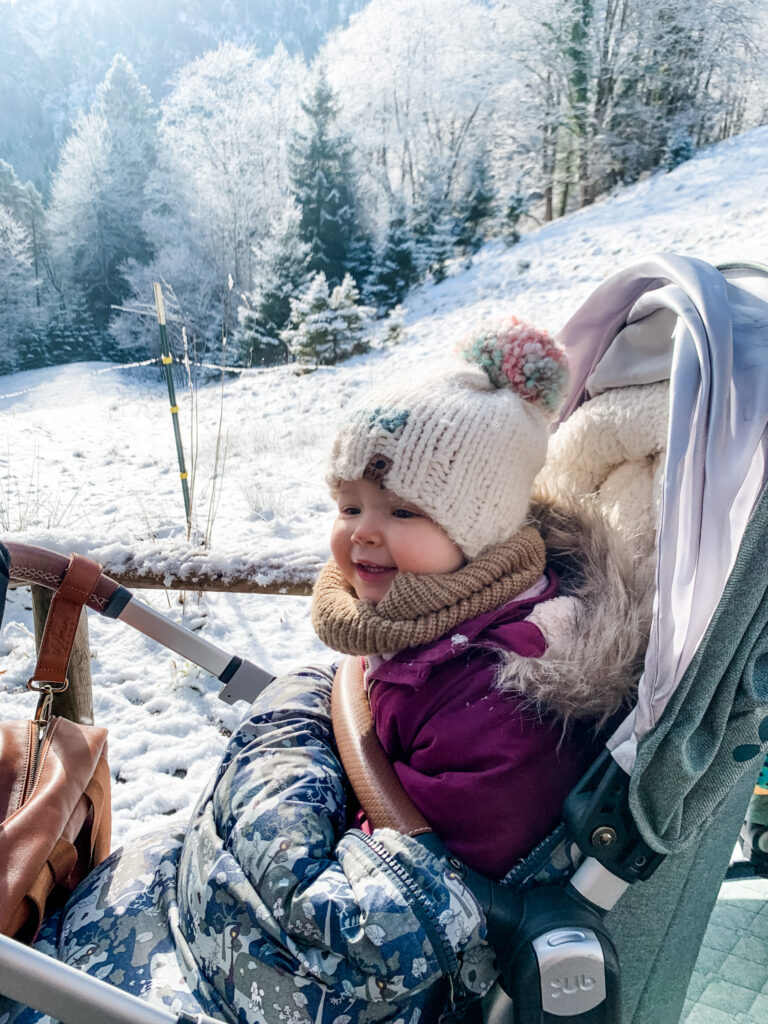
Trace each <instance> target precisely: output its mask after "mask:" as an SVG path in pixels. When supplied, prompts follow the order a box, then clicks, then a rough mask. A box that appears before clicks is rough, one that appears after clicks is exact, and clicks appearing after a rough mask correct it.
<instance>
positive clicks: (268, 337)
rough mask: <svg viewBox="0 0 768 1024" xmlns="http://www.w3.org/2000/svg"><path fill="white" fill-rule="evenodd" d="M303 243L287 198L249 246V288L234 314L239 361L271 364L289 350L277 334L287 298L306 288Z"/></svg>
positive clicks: (288, 306)
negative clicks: (261, 235)
mask: <svg viewBox="0 0 768 1024" xmlns="http://www.w3.org/2000/svg"><path fill="white" fill-rule="evenodd" d="M308 261H309V246H308V245H307V243H306V242H304V241H303V240H302V238H301V215H300V213H299V210H298V208H297V206H296V205H295V203H293V202H289V203H288V204H287V205H286V207H285V209H284V210H283V212H282V214H281V215H280V216H279V217H278V218H276V219H275V220H274V221H273V222H272V224H271V225H270V229H269V232H268V234H267V236H266V237H265V238H264V240H263V242H262V243H261V244H260V245H258V246H255V247H254V275H253V287H252V290H251V291H250V292H249V293H248V294H247V295H244V296H243V298H244V300H245V301H244V303H243V305H242V306H240V308H239V310H238V313H237V318H238V321H239V324H240V328H239V332H238V339H237V344H238V348H239V351H240V362H242V363H244V365H246V366H272V365H274V364H275V363H283V362H285V361H286V360H287V359H288V357H289V355H290V352H289V350H288V347H287V346H286V344H285V342H284V341H282V340H281V338H280V332H281V331H282V330H283V329H284V328H285V326H286V324H287V323H288V321H289V319H290V316H291V299H293V298H296V297H297V296H298V295H299V294H300V292H302V291H303V290H304V289H305V288H306V284H307V278H308V271H307V263H308Z"/></svg>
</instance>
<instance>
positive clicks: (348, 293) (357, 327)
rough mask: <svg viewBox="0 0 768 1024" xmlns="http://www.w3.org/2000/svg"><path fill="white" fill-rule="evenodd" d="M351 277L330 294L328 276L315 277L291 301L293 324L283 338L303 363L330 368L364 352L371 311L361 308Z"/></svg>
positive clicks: (283, 333) (318, 275)
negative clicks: (368, 314) (364, 334)
mask: <svg viewBox="0 0 768 1024" xmlns="http://www.w3.org/2000/svg"><path fill="white" fill-rule="evenodd" d="M358 299H359V292H358V290H357V287H356V285H355V282H354V281H353V280H352V277H351V275H349V274H347V275H345V277H344V279H343V280H342V283H341V284H340V285H337V286H336V287H335V288H334V289H333V291H332V292H331V290H330V288H329V287H328V280H327V278H326V276H325V274H324V273H323V272H322V271H320V272H319V273H317V274H315V275H314V276H313V277H312V279H311V281H310V283H309V287H308V288H307V290H306V292H305V293H304V294H303V295H301V296H300V297H299V298H298V299H293V300H292V301H291V320H290V326H289V327H287V328H286V329H285V330H284V331H283V332H282V335H281V337H282V338H283V340H284V341H285V343H286V344H287V345H288V346H289V348H290V350H291V352H292V353H293V355H294V356H295V357H296V359H298V360H299V362H302V363H311V364H314V365H315V366H331V365H333V364H334V363H338V362H341V360H343V359H348V358H349V357H350V356H352V355H355V354H357V353H358V352H362V351H364V350H365V347H366V346H365V341H364V339H363V331H364V328H365V322H366V319H367V313H368V310H366V309H365V308H361V307H359V306H358Z"/></svg>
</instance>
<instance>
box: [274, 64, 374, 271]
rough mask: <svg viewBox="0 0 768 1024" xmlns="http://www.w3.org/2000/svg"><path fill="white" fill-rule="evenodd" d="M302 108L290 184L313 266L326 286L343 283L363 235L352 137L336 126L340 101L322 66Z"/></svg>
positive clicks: (313, 80) (295, 138) (315, 75)
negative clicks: (327, 283)
mask: <svg viewBox="0 0 768 1024" xmlns="http://www.w3.org/2000/svg"><path fill="white" fill-rule="evenodd" d="M301 108H302V110H303V111H304V114H305V118H306V128H305V129H303V130H302V131H298V132H296V135H295V137H294V139H293V142H292V145H291V150H290V169H291V184H292V187H293V193H294V196H295V197H296V202H297V203H298V206H299V208H300V210H301V231H302V236H303V238H304V240H305V242H307V244H308V245H309V252H310V256H309V267H310V270H311V271H313V272H314V273H319V272H322V273H323V274H325V276H326V278H327V280H328V282H329V283H330V284H331V285H335V284H338V283H340V282H341V280H342V279H343V277H344V275H345V274H346V273H347V272H348V271H349V270H351V269H352V270H354V269H357V268H356V267H355V265H354V259H355V243H356V241H357V239H358V236H359V235H360V234H361V230H360V225H359V223H358V217H357V198H356V195H355V179H354V174H353V169H352V147H351V143H350V140H349V138H348V136H346V135H344V134H343V133H341V132H340V131H339V130H338V128H337V125H336V120H337V117H338V113H339V109H340V107H339V102H338V99H337V97H336V95H335V93H334V91H333V89H332V88H331V87H330V85H329V84H328V79H327V77H326V73H325V70H324V68H323V67H322V65H320V66H318V68H317V70H316V71H315V73H314V76H313V79H312V83H311V86H310V90H309V93H308V95H307V96H306V97H305V98H304V99H303V100H302V103H301Z"/></svg>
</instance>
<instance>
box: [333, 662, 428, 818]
mask: <svg viewBox="0 0 768 1024" xmlns="http://www.w3.org/2000/svg"><path fill="white" fill-rule="evenodd" d="M331 722H332V724H333V734H334V736H335V738H336V746H337V748H338V751H339V757H340V758H341V763H342V765H343V766H344V771H345V772H346V773H347V778H348V779H349V781H350V784H351V786H352V788H353V789H354V791H355V795H356V796H357V799H358V800H359V801H360V805H361V807H362V808H363V810H364V811H365V815H366V817H367V818H368V821H369V822H370V824H371V826H372V827H373V828H392V829H395V830H396V831H397V832H400V833H402V834H403V835H407V836H418V835H423V834H424V833H425V832H431V831H432V829H431V827H430V826H429V824H428V823H427V821H426V819H425V818H424V817H423V815H422V814H421V813H420V812H419V811H418V810H417V808H416V807H415V806H414V805H413V803H412V801H411V799H410V797H409V796H408V794H407V793H406V792H405V790H404V789H403V784H402V783H401V782H400V779H399V778H398V777H397V773H396V772H395V769H394V768H393V767H392V762H391V761H390V760H389V758H388V757H387V754H386V752H385V750H384V748H383V747H382V745H381V742H380V740H379V737H378V736H377V735H376V730H375V729H374V725H373V718H372V716H371V707H370V704H369V703H368V695H367V694H366V692H365V681H364V677H363V666H362V660H361V659H360V658H357V657H349V658H345V659H344V661H342V663H341V665H340V667H339V670H338V672H337V673H336V677H335V678H334V680H333V689H332V691H331Z"/></svg>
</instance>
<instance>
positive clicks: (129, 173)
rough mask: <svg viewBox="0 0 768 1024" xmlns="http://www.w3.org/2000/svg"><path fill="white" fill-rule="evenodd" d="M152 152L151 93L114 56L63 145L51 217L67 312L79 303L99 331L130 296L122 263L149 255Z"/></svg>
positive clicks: (153, 115) (127, 65) (146, 258)
mask: <svg viewBox="0 0 768 1024" xmlns="http://www.w3.org/2000/svg"><path fill="white" fill-rule="evenodd" d="M156 147H157V137H156V112H155V110H154V107H153V105H152V100H151V97H150V95H149V92H148V90H147V89H146V88H145V87H144V86H143V85H142V84H141V83H140V82H139V80H138V78H137V76H136V73H135V71H134V70H133V68H132V66H131V65H130V63H129V62H128V61H127V60H126V59H125V57H122V56H120V55H118V56H117V57H115V58H114V60H113V61H112V65H111V66H110V69H109V71H108V72H107V75H106V77H105V79H104V81H103V83H102V84H101V86H100V87H99V90H98V98H97V100H96V102H95V103H94V104H93V106H92V107H91V109H90V111H89V112H88V113H87V114H85V115H83V116H82V117H81V118H80V119H79V120H78V122H77V124H76V125H75V130H74V133H73V134H72V135H71V136H70V137H69V139H68V140H67V142H66V144H65V146H64V150H63V153H62V157H61V161H60V163H59V168H58V170H57V172H56V176H55V178H54V181H53V186H52V193H51V205H50V210H49V217H48V227H49V232H50V237H51V248H52V253H53V260H54V264H55V268H56V273H57V275H58V277H59V280H60V294H61V297H62V299H63V301H64V302H65V304H67V305H72V306H74V305H78V304H79V302H80V301H81V299H84V300H85V302H86V304H87V306H88V308H89V309H90V312H91V315H92V317H93V320H94V323H95V325H96V327H97V328H104V327H106V325H107V322H108V320H109V318H110V315H111V307H112V305H113V304H114V305H119V304H121V303H122V301H123V299H124V298H125V297H126V295H127V294H128V293H129V291H130V286H129V284H128V282H127V280H126V278H125V276H124V273H123V266H124V264H125V263H126V261H128V260H134V261H136V262H138V263H147V262H148V261H149V259H150V258H151V256H152V251H153V250H152V245H151V243H150V242H149V239H148V238H147V235H146V233H145V231H144V227H143V223H142V218H143V213H144V192H145V187H146V184H147V180H148V177H149V174H150V172H151V170H152V168H153V166H154V164H155V159H156ZM76 296H77V298H76Z"/></svg>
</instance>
